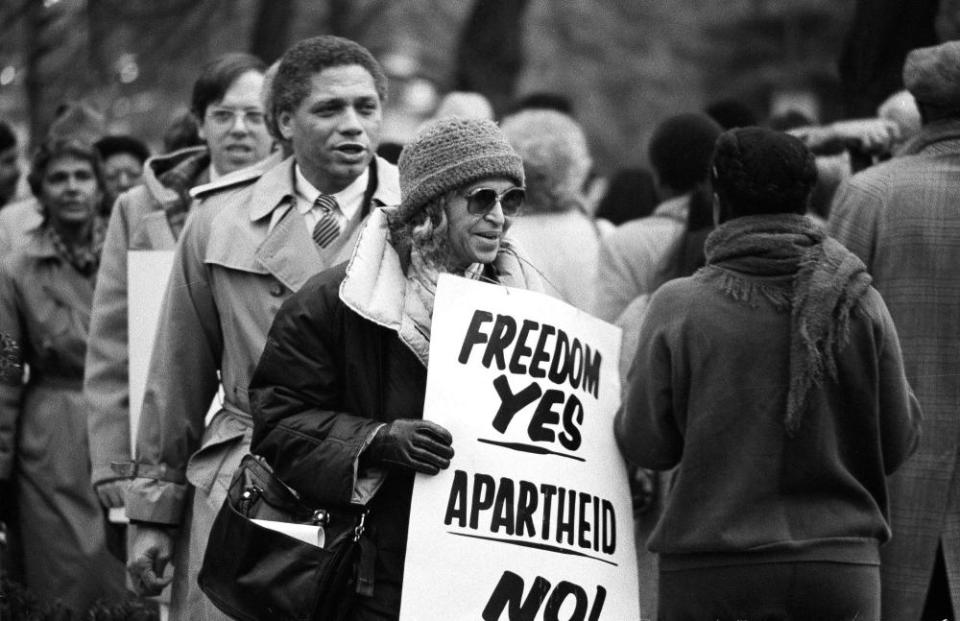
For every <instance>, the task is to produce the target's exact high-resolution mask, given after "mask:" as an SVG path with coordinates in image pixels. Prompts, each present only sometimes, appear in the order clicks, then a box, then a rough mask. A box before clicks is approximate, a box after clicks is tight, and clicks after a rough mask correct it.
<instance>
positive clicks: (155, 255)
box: [127, 250, 173, 449]
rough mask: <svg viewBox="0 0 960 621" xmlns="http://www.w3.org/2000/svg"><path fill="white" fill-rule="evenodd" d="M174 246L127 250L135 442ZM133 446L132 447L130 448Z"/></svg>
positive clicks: (128, 313)
mask: <svg viewBox="0 0 960 621" xmlns="http://www.w3.org/2000/svg"><path fill="white" fill-rule="evenodd" d="M172 267H173V250H132V251H130V252H128V253H127V334H128V335H129V336H128V342H129V348H130V349H129V351H130V358H129V362H128V367H127V368H128V371H129V381H130V442H131V444H133V445H135V444H136V442H137V423H138V422H139V421H140V408H141V407H142V406H143V393H144V390H145V389H146V385H147V371H148V370H149V369H150V355H151V354H152V353H153V339H154V336H155V335H156V332H157V323H158V322H159V321H160V305H161V303H162V302H163V293H164V292H165V291H166V290H167V281H168V280H169V279H170V269H171V268H172ZM132 448H133V447H131V449H132Z"/></svg>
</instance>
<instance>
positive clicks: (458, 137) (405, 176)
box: [397, 117, 524, 221]
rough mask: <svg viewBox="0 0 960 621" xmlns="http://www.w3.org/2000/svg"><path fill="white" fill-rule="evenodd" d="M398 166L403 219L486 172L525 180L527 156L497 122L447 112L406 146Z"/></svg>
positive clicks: (518, 180) (485, 175) (401, 216)
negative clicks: (447, 114) (520, 151)
mask: <svg viewBox="0 0 960 621" xmlns="http://www.w3.org/2000/svg"><path fill="white" fill-rule="evenodd" d="M397 165H398V167H399V169H400V207H399V208H398V210H397V215H398V217H399V218H400V220H401V221H407V220H410V219H411V218H412V217H413V216H414V215H415V214H416V213H417V212H419V211H420V210H421V209H422V208H423V207H424V206H425V205H426V204H427V203H429V202H430V201H431V200H433V199H434V198H436V197H438V196H441V195H443V194H445V193H447V192H449V191H450V190H453V189H456V188H459V187H462V186H464V185H467V184H469V183H472V182H474V181H477V180H479V179H484V178H486V177H508V178H510V179H513V180H514V182H515V183H517V185H521V186H522V185H523V184H524V176H523V161H522V160H521V159H520V156H519V155H517V153H516V151H514V150H513V147H511V146H510V144H509V143H508V142H507V139H506V137H505V136H504V135H503V132H502V131H500V128H499V127H497V124H496V123H494V122H493V121H488V120H485V119H467V118H458V117H447V118H443V119H438V120H436V121H433V122H430V123H428V124H427V125H425V126H424V127H423V129H422V130H421V131H420V133H419V134H417V137H416V138H415V139H414V140H413V142H411V143H410V144H408V145H407V146H405V147H404V148H403V151H402V152H401V153H400V159H399V161H398V162H397Z"/></svg>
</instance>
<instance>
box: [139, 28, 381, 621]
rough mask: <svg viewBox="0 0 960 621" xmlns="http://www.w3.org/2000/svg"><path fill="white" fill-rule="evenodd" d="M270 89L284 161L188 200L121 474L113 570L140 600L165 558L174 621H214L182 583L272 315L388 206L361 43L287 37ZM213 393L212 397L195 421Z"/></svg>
mask: <svg viewBox="0 0 960 621" xmlns="http://www.w3.org/2000/svg"><path fill="white" fill-rule="evenodd" d="M272 93H273V113H274V115H275V119H276V121H277V124H278V127H279V129H280V132H281V134H282V135H283V137H284V138H285V139H288V140H290V142H291V144H292V147H293V156H292V157H291V158H288V159H286V160H284V161H283V162H281V163H280V164H278V165H277V166H275V167H273V168H271V169H269V170H267V171H265V172H264V173H263V174H262V175H261V176H259V177H258V178H256V179H255V180H244V181H240V182H238V183H236V184H235V185H233V186H230V187H222V185H221V186H220V187H219V188H218V189H216V190H215V191H211V192H209V193H208V192H206V191H204V190H203V189H202V188H198V189H197V190H195V195H196V196H197V198H198V200H199V201H200V204H199V205H198V206H197V207H196V208H195V211H194V213H193V214H192V215H191V216H190V219H189V220H188V222H187V225H186V227H185V228H184V231H183V234H182V236H181V238H180V242H179V244H178V247H177V251H176V254H175V257H174V265H173V271H172V274H171V277H170V282H169V284H168V288H167V291H166V296H165V299H164V302H163V305H162V310H161V316H160V324H159V328H158V334H157V339H156V343H155V345H154V351H153V357H152V359H151V362H150V370H149V373H148V378H147V386H146V392H145V395H144V403H143V409H142V411H141V418H140V427H139V430H138V435H137V446H136V460H135V462H134V463H132V464H130V469H131V470H132V472H131V473H130V474H131V475H132V476H134V478H133V480H132V482H131V484H130V487H129V488H128V491H127V495H126V508H127V516H128V517H129V518H130V520H131V524H132V530H133V533H132V538H131V539H132V542H131V548H130V554H129V558H130V560H129V563H128V569H129V571H130V574H131V577H132V579H133V582H134V586H135V588H137V589H138V590H139V591H140V592H141V593H145V594H154V593H157V592H159V590H161V589H162V588H163V586H164V585H165V584H166V583H167V582H169V579H168V578H163V577H162V575H163V570H164V568H165V566H166V565H167V563H168V561H169V560H170V559H171V557H173V558H174V589H173V593H172V603H171V619H174V620H177V619H189V620H191V621H192V620H195V619H211V618H226V617H225V616H224V615H223V614H222V613H219V611H217V610H216V608H215V607H214V606H213V605H212V603H211V602H209V600H207V599H206V598H205V597H204V596H203V594H202V593H201V592H200V591H199V588H198V587H197V582H196V575H197V572H198V570H199V568H200V564H201V562H202V559H203V554H204V551H205V548H206V540H207V537H208V534H209V530H210V527H211V525H212V522H213V519H214V517H215V516H216V513H217V511H218V509H219V508H220V506H221V505H222V503H223V500H224V498H225V497H226V491H227V487H228V485H229V483H230V479H231V477H232V475H233V473H234V471H235V469H236V467H237V465H238V464H239V462H240V459H241V458H242V457H243V455H244V454H246V453H247V452H248V450H249V446H250V437H251V427H252V420H251V418H250V414H249V402H248V398H247V384H248V382H249V379H250V376H251V375H252V373H253V370H254V368H255V366H256V364H257V361H258V359H259V357H260V353H261V351H262V349H263V347H264V344H265V343H266V335H267V331H268V329H269V327H270V325H271V323H272V320H273V317H274V315H275V314H276V312H277V310H278V309H279V308H280V305H281V303H282V302H283V301H284V300H285V299H286V298H287V297H289V296H290V294H291V293H292V292H294V291H296V290H297V289H299V288H300V286H301V285H302V284H303V283H304V282H305V281H306V280H307V279H308V278H309V277H310V276H312V275H313V274H316V273H317V272H319V271H321V270H323V269H325V268H328V267H330V266H333V265H335V264H337V263H340V262H342V261H344V260H346V258H348V256H349V254H350V251H351V249H352V247H353V242H354V241H355V238H356V235H357V233H358V232H359V225H360V223H361V222H362V220H363V219H364V218H365V217H366V215H367V214H368V213H369V212H370V210H371V209H373V208H375V207H376V206H379V205H386V204H395V203H398V202H399V198H400V194H399V186H398V180H397V172H396V169H395V168H394V167H393V166H392V165H390V164H388V163H387V162H386V161H384V160H380V159H378V158H376V156H375V153H376V149H377V146H378V143H379V136H380V123H381V114H382V113H381V110H382V104H383V102H384V100H385V99H386V77H385V76H384V74H383V71H382V70H381V68H380V66H379V64H378V63H377V61H376V60H375V59H374V58H373V56H372V55H371V54H370V53H369V52H368V51H367V50H366V49H365V48H363V47H361V46H360V45H358V44H356V43H354V42H352V41H349V40H346V39H342V38H338V37H332V36H321V37H314V38H312V39H307V40H304V41H301V42H300V43H298V44H296V45H294V46H293V47H292V48H291V49H290V50H288V51H287V52H286V53H285V54H284V57H283V59H282V60H281V63H280V66H279V68H278V70H277V75H276V77H275V78H274V82H273V87H272ZM218 384H222V386H223V392H224V399H225V400H224V402H223V403H222V404H221V407H220V409H219V410H218V411H217V413H216V414H215V415H214V416H213V418H212V419H211V420H210V422H209V424H207V425H205V424H204V415H205V413H206V411H207V409H208V406H209V404H210V402H211V400H212V399H213V397H214V395H215V394H216V392H217V388H218Z"/></svg>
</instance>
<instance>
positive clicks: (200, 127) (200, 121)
mask: <svg viewBox="0 0 960 621" xmlns="http://www.w3.org/2000/svg"><path fill="white" fill-rule="evenodd" d="M190 116H192V117H193V121H194V122H195V123H196V124H197V136H199V137H200V140H201V141H202V142H203V144H207V133H206V132H205V131H203V119H202V118H197V115H196V114H193V113H192V112H191V113H190Z"/></svg>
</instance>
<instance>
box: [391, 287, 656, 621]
mask: <svg viewBox="0 0 960 621" xmlns="http://www.w3.org/2000/svg"><path fill="white" fill-rule="evenodd" d="M430 343H431V344H430V366H429V373H428V380H427V393H426V403H425V408H424V418H426V419H429V420H432V421H434V422H437V423H438V424H441V425H443V426H444V427H446V428H447V429H448V430H450V432H451V434H452V435H453V438H454V443H453V446H454V449H455V451H456V455H455V456H454V458H453V460H452V461H451V464H450V467H449V468H448V469H446V470H444V471H442V472H441V473H440V474H439V475H437V476H433V477H430V476H425V475H418V476H417V477H416V481H415V483H414V490H413V500H412V506H411V511H410V530H409V537H408V541H407V555H406V564H405V567H404V580H403V600H402V604H401V614H400V618H401V619H403V620H404V621H431V620H436V621H451V620H456V619H470V620H474V621H475V620H477V619H482V620H483V621H494V620H498V619H499V620H512V621H516V620H519V619H523V620H529V621H534V620H537V621H539V620H545V621H548V620H552V619H563V620H564V621H566V620H584V621H588V620H589V621H597V620H610V621H622V620H623V619H639V618H640V605H639V589H638V577H637V564H636V552H635V549H634V538H633V515H632V511H631V503H630V492H629V486H628V482H627V474H626V468H625V466H624V462H623V460H622V458H621V457H620V452H619V450H618V449H617V446H616V440H615V439H614V435H613V417H614V414H615V412H616V409H617V407H618V406H619V403H620V381H619V375H618V370H617V365H618V360H619V355H620V351H619V350H620V329H619V328H617V327H615V326H612V325H610V324H608V323H605V322H603V321H600V320H599V319H596V318H595V317H592V316H590V315H587V314H586V313H583V312H582V311H579V310H577V309H576V308H574V307H573V306H570V305H568V304H565V303H563V302H560V301H558V300H556V299H554V298H550V297H547V296H545V295H541V294H537V293H532V292H528V291H521V290H517V289H509V288H506V287H502V286H497V285H490V284H485V283H479V282H474V281H470V280H467V279H464V278H459V277H455V276H449V275H443V276H441V278H440V281H439V283H438V287H437V295H436V301H435V305H434V315H433V324H432V327H431V339H430Z"/></svg>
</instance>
